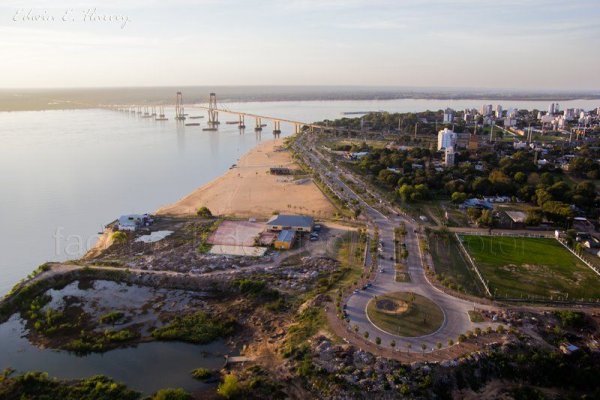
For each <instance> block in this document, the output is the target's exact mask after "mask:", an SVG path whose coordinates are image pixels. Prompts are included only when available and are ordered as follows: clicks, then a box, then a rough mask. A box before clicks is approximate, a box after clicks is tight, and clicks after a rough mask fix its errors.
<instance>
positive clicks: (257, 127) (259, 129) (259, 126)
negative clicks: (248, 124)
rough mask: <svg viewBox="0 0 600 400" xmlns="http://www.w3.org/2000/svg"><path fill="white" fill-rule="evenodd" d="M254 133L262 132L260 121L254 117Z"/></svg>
mask: <svg viewBox="0 0 600 400" xmlns="http://www.w3.org/2000/svg"><path fill="white" fill-rule="evenodd" d="M254 131H255V132H261V131H262V120H261V119H260V118H259V117H256V126H255V127H254Z"/></svg>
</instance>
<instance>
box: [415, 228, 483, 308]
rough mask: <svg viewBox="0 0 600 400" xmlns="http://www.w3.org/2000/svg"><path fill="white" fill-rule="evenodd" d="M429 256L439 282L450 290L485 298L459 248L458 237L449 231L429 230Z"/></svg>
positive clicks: (479, 283)
mask: <svg viewBox="0 0 600 400" xmlns="http://www.w3.org/2000/svg"><path fill="white" fill-rule="evenodd" d="M427 241H428V242H429V246H428V249H429V254H431V258H432V259H433V264H434V269H435V273H436V278H437V280H438V282H440V283H441V284H442V285H444V286H446V287H447V288H449V289H452V290H457V291H459V292H464V293H467V294H471V295H475V296H483V295H484V291H483V287H482V286H483V285H482V284H481V282H480V281H479V280H478V279H479V278H477V276H476V275H475V272H474V271H473V270H472V269H471V268H470V267H469V265H468V264H467V261H466V260H465V259H464V258H463V255H462V254H461V252H460V249H459V248H458V243H457V241H456V237H455V236H454V235H453V234H452V233H450V232H449V231H447V230H440V231H434V230H428V232H427Z"/></svg>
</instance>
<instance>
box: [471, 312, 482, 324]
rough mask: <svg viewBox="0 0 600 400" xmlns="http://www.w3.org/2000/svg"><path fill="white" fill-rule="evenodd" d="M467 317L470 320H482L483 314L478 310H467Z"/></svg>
mask: <svg viewBox="0 0 600 400" xmlns="http://www.w3.org/2000/svg"><path fill="white" fill-rule="evenodd" d="M469 319H470V320H471V322H476V323H477V322H483V321H484V319H483V315H482V314H481V313H480V312H479V311H473V310H469Z"/></svg>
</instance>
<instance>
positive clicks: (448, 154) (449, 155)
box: [444, 147, 455, 167]
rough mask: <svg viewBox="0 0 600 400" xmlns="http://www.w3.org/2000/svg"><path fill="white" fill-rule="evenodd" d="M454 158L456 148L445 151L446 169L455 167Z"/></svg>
mask: <svg viewBox="0 0 600 400" xmlns="http://www.w3.org/2000/svg"><path fill="white" fill-rule="evenodd" d="M454 158H455V153H454V147H448V148H446V150H445V151H444V165H445V166H446V167H454Z"/></svg>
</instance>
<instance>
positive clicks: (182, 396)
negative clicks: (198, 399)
mask: <svg viewBox="0 0 600 400" xmlns="http://www.w3.org/2000/svg"><path fill="white" fill-rule="evenodd" d="M191 398H192V396H190V395H189V393H188V392H186V391H185V390H183V389H161V390H159V391H158V392H156V394H155V395H154V397H153V398H152V400H189V399H191Z"/></svg>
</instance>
